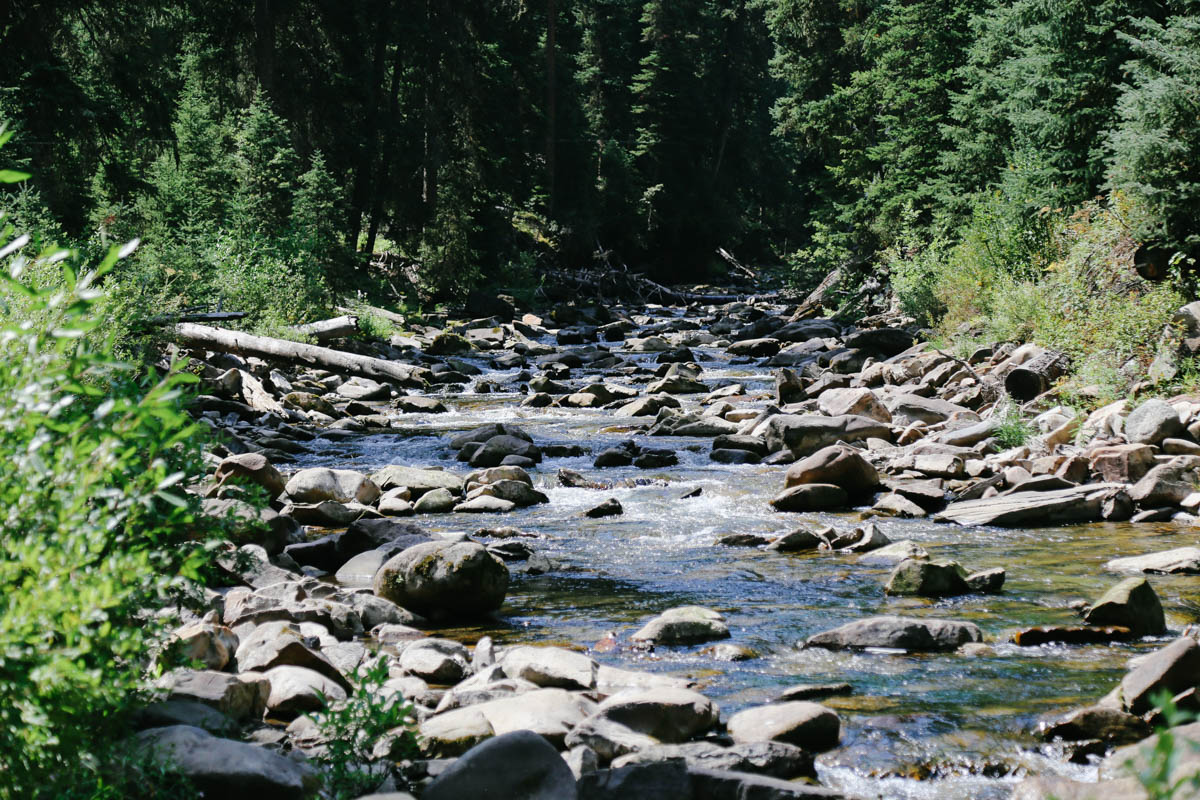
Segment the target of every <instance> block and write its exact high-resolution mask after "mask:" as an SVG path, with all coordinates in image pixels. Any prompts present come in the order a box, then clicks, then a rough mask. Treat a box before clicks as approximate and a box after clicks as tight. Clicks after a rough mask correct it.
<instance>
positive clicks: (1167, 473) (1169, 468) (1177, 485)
mask: <svg viewBox="0 0 1200 800" xmlns="http://www.w3.org/2000/svg"><path fill="white" fill-rule="evenodd" d="M1194 460H1195V458H1194V457H1193V456H1177V457H1176V458H1173V459H1172V460H1171V461H1169V462H1167V463H1166V464H1159V465H1158V466H1156V467H1154V468H1153V469H1151V470H1150V471H1149V472H1147V473H1146V474H1145V475H1144V476H1142V479H1141V480H1139V481H1138V482H1137V483H1135V484H1134V485H1133V487H1132V488H1130V490H1129V497H1130V499H1132V500H1133V501H1134V502H1135V503H1137V504H1138V505H1139V506H1141V507H1142V508H1159V507H1162V506H1174V505H1179V504H1180V503H1182V502H1183V501H1184V500H1185V499H1187V497H1188V496H1189V495H1191V494H1192V493H1193V492H1195V491H1196V484H1197V481H1198V480H1200V470H1197V469H1196V468H1195V467H1194V466H1192V464H1191V463H1189V462H1191V461H1194Z"/></svg>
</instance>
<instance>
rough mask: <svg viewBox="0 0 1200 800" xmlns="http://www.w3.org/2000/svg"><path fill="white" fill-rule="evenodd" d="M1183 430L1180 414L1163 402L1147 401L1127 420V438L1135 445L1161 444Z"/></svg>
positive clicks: (1131, 413)
mask: <svg viewBox="0 0 1200 800" xmlns="http://www.w3.org/2000/svg"><path fill="white" fill-rule="evenodd" d="M1182 430H1183V422H1182V421H1181V420H1180V419H1179V412H1178V411H1176V410H1175V407H1174V406H1172V405H1171V404H1170V403H1166V402H1163V401H1162V400H1147V401H1146V402H1144V403H1142V404H1141V405H1140V406H1138V407H1137V408H1135V409H1134V410H1133V411H1131V412H1129V416H1128V417H1126V419H1125V438H1126V439H1128V440H1129V441H1130V442H1132V443H1134V444H1150V445H1154V444H1159V443H1160V442H1162V440H1163V439H1166V438H1168V437H1171V436H1177V435H1178V434H1179V433H1180V432H1181V431H1182Z"/></svg>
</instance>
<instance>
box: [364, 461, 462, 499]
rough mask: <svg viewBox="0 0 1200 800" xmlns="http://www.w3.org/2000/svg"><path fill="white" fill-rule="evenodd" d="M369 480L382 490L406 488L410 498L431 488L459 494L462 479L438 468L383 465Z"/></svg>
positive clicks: (418, 495)
mask: <svg viewBox="0 0 1200 800" xmlns="http://www.w3.org/2000/svg"><path fill="white" fill-rule="evenodd" d="M371 480H373V481H375V483H376V484H378V485H379V488H380V489H382V490H383V491H387V490H389V489H397V488H406V489H408V490H409V492H410V493H411V496H412V498H417V497H420V496H421V495H423V494H425V493H426V492H428V491H431V490H433V489H446V490H448V491H449V492H450V493H451V494H461V493H462V490H463V479H462V478H461V477H459V476H458V475H455V474H454V473H452V472H445V471H443V470H440V469H417V468H416V467H401V466H397V465H392V466H389V467H384V468H383V469H381V470H379V471H378V472H376V473H375V474H373V475H372V476H371Z"/></svg>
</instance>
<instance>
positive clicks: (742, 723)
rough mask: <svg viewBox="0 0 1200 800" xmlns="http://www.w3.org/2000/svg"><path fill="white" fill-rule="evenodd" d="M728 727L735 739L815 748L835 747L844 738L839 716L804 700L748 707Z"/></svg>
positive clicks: (731, 720)
mask: <svg viewBox="0 0 1200 800" xmlns="http://www.w3.org/2000/svg"><path fill="white" fill-rule="evenodd" d="M727 727H728V728H729V735H730V736H732V737H733V740H734V741H735V742H739V743H743V742H785V743H787V744H794V745H796V746H797V747H802V748H804V749H806V750H813V751H821V750H828V749H829V748H831V747H836V746H837V743H838V740H839V739H840V738H841V722H840V721H839V720H838V715H837V714H836V713H835V712H833V711H832V710H830V709H828V708H826V707H825V706H822V705H819V704H817V703H810V702H807V701H805V700H795V701H792V702H788V703H772V704H771V705H766V706H757V707H755V708H747V709H745V710H743V711H739V712H738V713H736V714H734V715H733V716H732V717H730V718H729V722H728V723H727Z"/></svg>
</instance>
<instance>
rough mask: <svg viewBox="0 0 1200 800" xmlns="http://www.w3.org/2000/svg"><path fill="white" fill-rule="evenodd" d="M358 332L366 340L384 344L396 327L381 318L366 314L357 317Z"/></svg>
mask: <svg viewBox="0 0 1200 800" xmlns="http://www.w3.org/2000/svg"><path fill="white" fill-rule="evenodd" d="M358 330H359V331H360V332H361V333H362V335H363V337H364V338H366V339H375V340H377V341H381V342H386V341H388V340H390V339H391V338H392V335H393V334H395V333H396V326H395V325H393V324H392V323H390V322H388V321H387V320H386V319H384V318H383V317H380V316H378V315H376V314H372V313H370V312H367V313H365V314H360V315H359V316H358Z"/></svg>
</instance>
